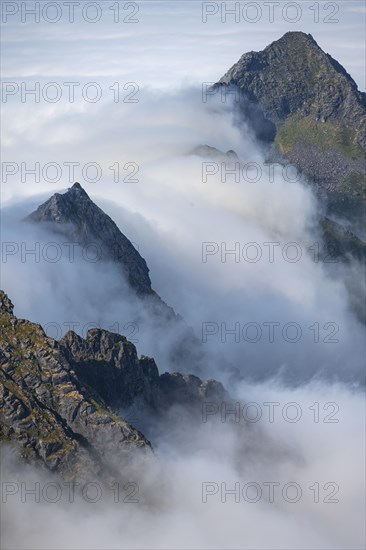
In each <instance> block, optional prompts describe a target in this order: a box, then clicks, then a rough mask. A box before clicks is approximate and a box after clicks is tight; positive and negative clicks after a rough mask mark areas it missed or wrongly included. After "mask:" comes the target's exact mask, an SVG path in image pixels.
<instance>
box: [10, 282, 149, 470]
mask: <svg viewBox="0 0 366 550" xmlns="http://www.w3.org/2000/svg"><path fill="white" fill-rule="evenodd" d="M0 303H1V304H7V303H8V298H7V296H6V295H5V294H4V293H3V292H2V291H1V293H0ZM0 323H1V339H0V381H1V383H0V425H1V438H2V440H6V441H11V442H15V443H16V444H17V445H18V446H20V448H21V454H22V456H23V457H24V458H27V459H29V460H32V461H35V462H38V463H42V464H44V465H45V466H46V467H47V468H49V469H51V470H57V471H58V472H59V473H60V474H61V475H63V476H64V477H65V478H73V479H74V478H77V477H79V476H92V475H99V474H102V473H103V472H106V473H108V472H110V471H112V470H113V468H115V467H116V464H127V463H128V461H130V460H131V459H132V458H133V457H136V456H137V454H136V453H137V451H141V452H142V455H143V456H146V455H149V454H151V446H150V443H149V442H148V441H147V439H146V438H145V437H144V436H143V435H142V434H141V433H140V432H138V431H137V430H136V429H135V428H134V427H133V426H131V425H130V424H128V423H127V422H125V421H124V420H122V419H121V418H120V417H118V416H117V415H116V414H115V413H113V412H112V410H111V409H109V408H108V407H107V406H106V405H105V404H104V403H103V401H102V400H101V398H100V397H99V395H98V394H97V393H93V394H92V393H91V392H90V391H88V390H87V389H86V388H85V387H83V386H82V385H81V384H80V381H79V380H78V378H77V376H76V374H75V372H74V371H73V370H72V368H71V365H70V364H69V362H68V360H67V357H66V356H65V354H64V352H63V349H62V347H61V346H60V345H59V344H58V343H57V342H56V341H55V340H53V339H52V338H48V337H47V336H46V335H45V333H44V331H43V329H42V327H41V326H40V325H38V324H35V323H31V322H29V321H26V320H22V319H17V318H16V317H15V316H14V315H12V313H11V312H9V311H8V307H7V306H6V307H5V308H2V309H1V310H0ZM139 456H141V453H139ZM103 475H104V474H103Z"/></svg>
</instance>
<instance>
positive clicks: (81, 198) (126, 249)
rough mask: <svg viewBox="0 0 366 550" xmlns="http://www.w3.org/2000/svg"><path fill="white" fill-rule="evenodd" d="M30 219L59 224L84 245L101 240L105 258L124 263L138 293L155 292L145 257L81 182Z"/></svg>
mask: <svg viewBox="0 0 366 550" xmlns="http://www.w3.org/2000/svg"><path fill="white" fill-rule="evenodd" d="M26 219H27V220H29V221H32V222H36V223H45V222H47V223H48V224H56V226H57V230H58V231H60V230H61V232H62V233H63V234H65V235H66V236H67V237H68V238H69V239H70V240H71V241H72V242H77V243H78V244H80V245H82V246H86V245H88V244H91V243H93V244H95V243H97V244H99V245H100V248H101V251H102V254H103V259H104V260H107V261H113V262H115V263H116V264H117V265H120V266H121V267H122V268H123V271H124V273H125V275H126V277H127V280H128V282H129V283H130V285H131V287H132V288H133V289H134V290H135V291H136V292H137V293H138V294H141V295H146V294H153V293H154V291H153V290H152V288H151V281H150V277H149V269H148V267H147V265H146V262H145V260H144V258H142V256H141V255H140V254H139V252H138V251H137V250H136V249H135V247H134V246H133V244H132V243H131V241H130V240H129V239H128V238H127V237H126V236H125V235H123V233H122V232H121V231H120V229H119V228H118V227H117V225H116V224H115V222H114V221H113V220H112V219H111V218H110V217H109V216H108V215H107V214H106V213H105V212H103V210H102V209H101V208H99V206H97V205H96V204H95V203H94V202H93V201H92V200H91V198H90V197H89V195H88V194H87V193H86V191H85V190H84V189H83V188H82V186H81V185H80V183H78V182H76V183H74V185H73V186H72V187H70V188H69V189H68V190H67V192H66V193H63V194H60V193H55V194H54V195H52V197H50V198H49V199H48V200H47V201H46V202H44V203H43V204H41V205H40V206H39V207H38V208H37V210H35V211H34V212H32V213H31V214H30V215H29V216H28V217H27V218H26Z"/></svg>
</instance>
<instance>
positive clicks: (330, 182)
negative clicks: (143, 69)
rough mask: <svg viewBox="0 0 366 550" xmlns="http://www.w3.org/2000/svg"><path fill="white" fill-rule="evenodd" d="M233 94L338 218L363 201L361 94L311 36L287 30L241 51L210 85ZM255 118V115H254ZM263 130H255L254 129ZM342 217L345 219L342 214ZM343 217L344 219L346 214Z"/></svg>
mask: <svg viewBox="0 0 366 550" xmlns="http://www.w3.org/2000/svg"><path fill="white" fill-rule="evenodd" d="M221 86H233V87H236V88H238V89H239V91H240V96H242V97H243V98H246V100H244V101H243V109H244V110H246V111H247V112H250V110H251V109H250V107H248V100H249V105H250V104H252V106H253V108H254V109H257V108H258V107H260V109H261V111H262V113H263V116H264V119H265V120H267V121H269V122H270V123H272V124H273V125H274V126H275V135H273V140H274V141H275V145H276V147H277V148H278V150H279V151H280V152H281V153H282V154H283V155H284V156H285V157H286V158H287V159H288V160H290V162H292V163H294V164H295V165H296V166H297V167H298V168H299V169H300V170H301V171H302V172H304V173H305V174H307V175H308V176H310V177H311V178H312V179H314V180H315V181H316V182H317V183H319V184H320V185H321V187H322V188H324V189H325V190H327V191H328V192H330V193H331V194H332V196H331V200H332V202H333V204H334V206H335V208H337V207H338V209H339V210H340V212H339V213H340V214H342V213H343V211H342V210H344V208H343V209H342V202H344V201H347V200H348V203H349V201H351V202H350V204H348V203H347V204H346V205H345V207H346V208H347V209H348V210H352V209H353V208H354V207H355V208H356V209H357V215H356V218H357V219H353V221H354V222H355V224H356V226H357V227H358V229H360V226H359V224H358V221H359V217H360V215H361V212H362V208H361V209H360V208H357V204H358V203H359V202H360V201H361V200H362V201H364V200H365V199H366V184H365V168H366V164H365V150H366V94H364V93H361V92H360V91H358V89H357V85H356V83H355V82H354V80H353V79H352V78H351V76H350V75H349V74H348V73H347V72H346V71H345V69H344V68H343V67H342V66H341V65H340V64H339V63H338V62H337V61H335V60H334V59H333V58H332V57H331V56H330V55H328V54H326V53H325V52H324V51H323V50H322V49H321V48H320V47H319V46H318V44H317V43H316V42H315V40H314V39H313V38H312V36H311V35H308V34H304V33H302V32H288V33H286V34H285V35H284V36H283V37H282V38H281V39H280V40H277V41H276V42H274V43H272V44H270V45H269V46H268V47H267V48H265V49H264V50H263V51H261V52H249V53H246V54H244V55H243V56H242V57H241V58H240V59H239V61H238V62H237V63H236V64H235V65H234V66H233V67H232V68H231V69H230V70H229V71H228V72H227V73H226V74H225V75H224V76H223V77H222V78H221V80H220V81H219V82H218V83H217V85H216V87H221ZM254 118H257V115H256V117H254ZM261 126H263V125H261ZM348 214H349V215H350V216H352V214H351V213H350V212H348ZM347 217H348V216H347Z"/></svg>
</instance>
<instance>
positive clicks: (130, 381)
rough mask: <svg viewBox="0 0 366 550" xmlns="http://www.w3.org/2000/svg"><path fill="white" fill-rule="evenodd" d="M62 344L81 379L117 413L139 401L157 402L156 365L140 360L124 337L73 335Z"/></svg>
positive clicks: (92, 332)
mask: <svg viewBox="0 0 366 550" xmlns="http://www.w3.org/2000/svg"><path fill="white" fill-rule="evenodd" d="M60 344H61V346H62V347H63V349H64V350H65V354H66V355H67V357H68V359H69V361H70V363H71V364H72V366H73V368H74V370H75V372H76V373H77V376H78V378H79V379H80V380H81V381H82V382H83V383H84V384H87V385H88V386H89V387H91V388H93V389H94V390H95V391H97V392H98V394H99V395H100V396H101V397H102V398H103V400H104V401H105V402H106V403H108V404H109V405H110V406H112V407H113V408H114V409H118V408H126V407H129V406H131V405H132V403H133V402H134V401H135V400H137V399H138V400H143V402H144V403H147V404H151V403H152V402H153V397H152V394H153V392H154V389H155V387H154V386H155V385H156V381H157V380H158V378H159V372H158V368H157V366H156V364H155V361H154V360H153V359H150V358H144V359H141V360H139V359H138V356H137V352H136V348H135V346H134V345H133V344H132V343H131V342H129V341H128V340H127V339H126V338H125V337H124V336H121V335H120V334H115V333H112V332H108V331H106V330H100V329H91V330H89V331H88V333H87V336H86V338H85V339H83V338H81V337H80V336H78V335H77V334H76V333H75V332H73V331H69V332H67V333H66V334H65V336H64V337H63V338H62V339H61V340H60Z"/></svg>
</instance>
